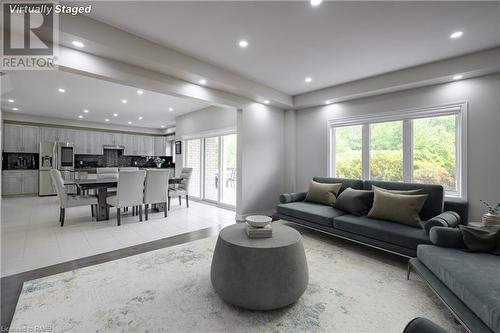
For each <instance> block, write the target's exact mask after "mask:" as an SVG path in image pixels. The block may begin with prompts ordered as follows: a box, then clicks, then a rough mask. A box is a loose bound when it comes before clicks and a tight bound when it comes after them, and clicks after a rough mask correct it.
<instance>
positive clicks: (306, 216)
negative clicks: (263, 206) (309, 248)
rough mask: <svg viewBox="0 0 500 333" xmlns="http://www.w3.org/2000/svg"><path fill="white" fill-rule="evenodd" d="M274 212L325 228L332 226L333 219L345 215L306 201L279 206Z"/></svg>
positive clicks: (328, 207) (336, 210)
mask: <svg viewBox="0 0 500 333" xmlns="http://www.w3.org/2000/svg"><path fill="white" fill-rule="evenodd" d="M276 210H277V212H278V213H280V214H284V215H288V216H292V217H295V218H298V219H302V220H306V221H309V222H314V223H317V224H321V225H324V226H326V227H332V226H333V218H334V217H336V216H340V215H344V214H346V213H345V212H344V211H341V210H340V209H335V208H333V207H332V206H326V205H320V204H317V203H313V202H306V201H298V202H290V203H286V204H279V205H278V207H277V209H276Z"/></svg>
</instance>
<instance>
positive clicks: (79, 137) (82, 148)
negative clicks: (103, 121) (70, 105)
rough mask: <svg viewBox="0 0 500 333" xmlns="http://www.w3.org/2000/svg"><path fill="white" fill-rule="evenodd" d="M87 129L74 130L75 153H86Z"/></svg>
mask: <svg viewBox="0 0 500 333" xmlns="http://www.w3.org/2000/svg"><path fill="white" fill-rule="evenodd" d="M86 132H87V131H76V132H75V142H74V149H75V154H86V153H87V134H86Z"/></svg>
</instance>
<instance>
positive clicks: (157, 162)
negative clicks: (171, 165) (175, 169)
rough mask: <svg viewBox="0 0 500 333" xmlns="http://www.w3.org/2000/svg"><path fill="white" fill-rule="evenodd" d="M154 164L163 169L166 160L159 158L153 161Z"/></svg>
mask: <svg viewBox="0 0 500 333" xmlns="http://www.w3.org/2000/svg"><path fill="white" fill-rule="evenodd" d="M153 162H154V163H155V164H156V167H157V168H161V165H162V164H163V163H164V162H165V160H164V159H163V158H159V157H157V158H155V159H154V160H153Z"/></svg>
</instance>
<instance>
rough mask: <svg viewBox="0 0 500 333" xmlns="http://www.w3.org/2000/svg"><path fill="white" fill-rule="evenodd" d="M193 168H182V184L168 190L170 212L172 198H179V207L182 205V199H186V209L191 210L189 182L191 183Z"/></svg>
mask: <svg viewBox="0 0 500 333" xmlns="http://www.w3.org/2000/svg"><path fill="white" fill-rule="evenodd" d="M192 173H193V168H182V171H181V174H180V176H179V178H182V181H181V183H180V184H177V186H175V187H169V189H168V210H170V198H175V197H179V205H182V202H181V197H183V196H184V197H186V207H187V208H189V199H188V197H189V196H188V195H189V182H190V181H191V174H192Z"/></svg>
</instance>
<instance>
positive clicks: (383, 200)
mask: <svg viewBox="0 0 500 333" xmlns="http://www.w3.org/2000/svg"><path fill="white" fill-rule="evenodd" d="M373 193H374V195H373V207H372V209H371V210H370V211H369V212H368V217H372V218H375V219H380V220H387V221H392V222H397V223H401V224H406V225H408V226H412V227H415V228H421V227H422V226H421V225H420V216H419V215H418V214H419V213H420V211H421V210H422V207H423V206H424V203H425V200H426V199H427V196H428V195H427V194H413V195H408V194H398V193H391V192H387V191H383V190H380V189H378V188H376V187H374V188H373Z"/></svg>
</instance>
